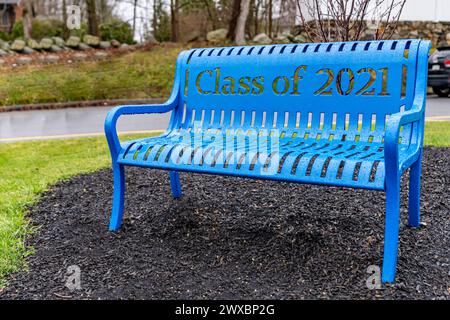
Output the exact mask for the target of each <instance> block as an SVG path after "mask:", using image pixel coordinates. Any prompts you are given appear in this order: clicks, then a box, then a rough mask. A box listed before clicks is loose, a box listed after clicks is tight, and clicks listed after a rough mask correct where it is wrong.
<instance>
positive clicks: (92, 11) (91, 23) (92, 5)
mask: <svg viewBox="0 0 450 320" xmlns="http://www.w3.org/2000/svg"><path fill="white" fill-rule="evenodd" d="M96 7H97V6H96V1H95V0H86V9H87V14H88V30H89V33H90V34H92V35H94V36H98V35H100V30H99V26H98V17H97V8H96Z"/></svg>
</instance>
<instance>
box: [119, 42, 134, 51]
mask: <svg viewBox="0 0 450 320" xmlns="http://www.w3.org/2000/svg"><path fill="white" fill-rule="evenodd" d="M130 50H131V47H130V46H129V45H127V44H126V43H122V44H121V45H120V47H119V51H121V52H125V51H130Z"/></svg>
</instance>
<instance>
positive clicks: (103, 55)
mask: <svg viewBox="0 0 450 320" xmlns="http://www.w3.org/2000/svg"><path fill="white" fill-rule="evenodd" d="M95 58H97V59H99V60H103V59H106V58H108V54H107V53H106V52H103V51H98V52H96V53H95Z"/></svg>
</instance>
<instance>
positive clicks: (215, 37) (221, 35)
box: [206, 29, 228, 42]
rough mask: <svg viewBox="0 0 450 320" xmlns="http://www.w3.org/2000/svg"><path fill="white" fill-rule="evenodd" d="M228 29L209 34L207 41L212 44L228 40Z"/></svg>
mask: <svg viewBox="0 0 450 320" xmlns="http://www.w3.org/2000/svg"><path fill="white" fill-rule="evenodd" d="M227 33H228V30H227V29H217V30H213V31H210V32H208V33H207V35H206V40H208V41H210V42H220V41H224V40H225V39H226V38H227Z"/></svg>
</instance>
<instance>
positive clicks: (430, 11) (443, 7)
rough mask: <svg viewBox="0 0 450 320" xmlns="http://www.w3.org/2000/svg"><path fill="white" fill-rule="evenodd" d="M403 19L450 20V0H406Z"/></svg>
mask: <svg viewBox="0 0 450 320" xmlns="http://www.w3.org/2000/svg"><path fill="white" fill-rule="evenodd" d="M401 20H413V21H450V0H406V4H405V7H404V9H403V12H402V16H401Z"/></svg>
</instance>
